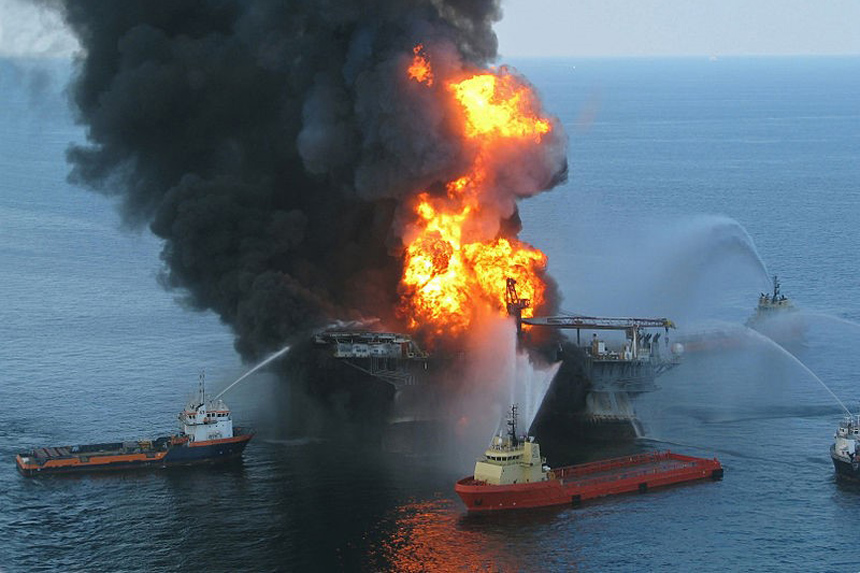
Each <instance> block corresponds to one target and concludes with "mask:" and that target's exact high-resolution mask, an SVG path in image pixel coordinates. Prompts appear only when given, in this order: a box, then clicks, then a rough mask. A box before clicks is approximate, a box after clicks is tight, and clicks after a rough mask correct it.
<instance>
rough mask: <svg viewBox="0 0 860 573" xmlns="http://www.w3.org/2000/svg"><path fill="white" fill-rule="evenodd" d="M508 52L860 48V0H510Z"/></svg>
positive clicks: (502, 25)
mask: <svg viewBox="0 0 860 573" xmlns="http://www.w3.org/2000/svg"><path fill="white" fill-rule="evenodd" d="M502 9H503V11H504V18H503V19H502V21H501V22H499V23H498V24H497V25H496V33H497V34H498V36H499V51H500V52H501V55H502V57H503V58H505V57H524V56H527V57H540V56H544V57H559V56H585V57H599V56H613V57H615V56H694V55H706V56H728V55H732V56H737V55H796V54H802V55H829V54H853V55H860V0H573V1H565V0H505V1H503V3H502Z"/></svg>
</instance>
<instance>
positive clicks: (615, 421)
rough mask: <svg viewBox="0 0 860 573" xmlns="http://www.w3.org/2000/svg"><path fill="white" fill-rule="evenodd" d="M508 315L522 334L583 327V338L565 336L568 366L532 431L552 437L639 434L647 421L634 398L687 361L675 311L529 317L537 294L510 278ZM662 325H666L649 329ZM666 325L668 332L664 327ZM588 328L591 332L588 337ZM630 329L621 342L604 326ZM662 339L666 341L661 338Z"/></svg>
mask: <svg viewBox="0 0 860 573" xmlns="http://www.w3.org/2000/svg"><path fill="white" fill-rule="evenodd" d="M505 301H506V303H507V309H508V314H509V315H511V316H512V317H513V318H514V319H515V320H516V322H517V332H518V333H520V336H528V332H527V331H524V327H526V330H528V329H529V328H552V329H563V330H575V331H576V342H575V343H573V342H567V343H562V344H561V345H560V347H559V352H558V358H559V359H561V361H562V366H561V368H560V369H559V371H558V373H557V374H556V377H555V379H554V380H553V381H552V384H551V385H550V389H549V391H548V392H547V395H546V397H545V398H544V402H543V405H542V406H541V409H540V412H539V413H538V415H537V417H536V418H535V421H534V422H533V424H532V428H531V430H530V432H531V433H533V434H535V435H541V436H546V437H547V438H546V439H545V441H547V442H554V441H556V440H555V439H554V437H556V436H557V437H559V439H560V440H562V439H566V440H570V439H573V438H581V439H583V440H587V441H603V440H618V439H619V438H633V437H635V436H636V435H638V433H639V422H638V419H637V417H636V412H635V409H634V407H633V399H634V398H635V397H636V396H637V395H639V394H642V393H644V392H653V391H654V390H657V389H658V386H657V384H656V379H657V377H658V376H660V375H661V374H663V373H665V372H666V371H668V370H669V369H671V368H674V367H675V366H677V365H678V364H680V362H681V351H682V347H681V346H680V345H673V346H670V344H669V336H668V335H669V331H670V330H673V329H675V324H674V323H673V322H672V321H671V320H669V319H668V318H638V317H599V316H582V315H566V316H542V317H533V318H523V316H522V311H523V310H525V309H526V308H528V306H529V304H530V301H529V300H527V299H521V298H519V297H518V296H517V292H516V281H515V280H514V279H511V278H509V279H507V290H506V293H505ZM653 329H658V332H650V331H649V330H653ZM659 330H662V332H659ZM582 331H586V333H590V334H591V338H590V339H588V340H587V341H586V342H583V340H582ZM606 331H610V332H611V331H615V332H620V333H624V337H623V340H621V341H616V342H615V343H614V344H613V343H611V342H607V341H606V340H604V339H603V338H601V337H600V336H599V334H598V333H599V332H606ZM661 338H662V343H661Z"/></svg>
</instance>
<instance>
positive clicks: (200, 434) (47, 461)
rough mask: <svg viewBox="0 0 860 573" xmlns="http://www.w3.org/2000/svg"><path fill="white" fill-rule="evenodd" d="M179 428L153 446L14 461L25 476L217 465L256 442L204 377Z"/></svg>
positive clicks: (124, 445)
mask: <svg viewBox="0 0 860 573" xmlns="http://www.w3.org/2000/svg"><path fill="white" fill-rule="evenodd" d="M179 425H180V430H181V431H180V433H179V434H175V435H172V436H162V437H160V438H157V439H155V440H141V441H136V442H115V443H104V444H88V445H79V446H58V447H42V448H35V449H33V450H30V451H28V452H22V453H19V454H18V455H17V457H16V458H15V461H16V463H17V465H18V470H19V471H20V472H21V473H22V474H24V475H26V476H34V475H43V474H56V473H71V472H86V471H104V470H123V469H132V468H165V467H169V466H185V465H192V464H204V463H214V462H221V461H226V460H230V459H235V458H237V457H239V456H241V455H242V451H243V450H244V449H245V446H246V445H248V442H249V441H250V440H251V438H252V437H253V436H254V433H253V432H252V431H250V430H248V429H245V428H239V427H234V426H233V419H232V416H231V414H230V409H229V408H228V407H227V405H226V404H225V403H224V401H223V400H220V399H218V398H216V399H214V400H207V399H206V395H205V385H204V380H203V375H202V374H201V376H200V389H199V391H198V393H197V395H196V396H194V397H193V398H192V399H191V400H189V402H188V404H187V405H186V406H185V408H184V409H183V410H182V412H180V413H179Z"/></svg>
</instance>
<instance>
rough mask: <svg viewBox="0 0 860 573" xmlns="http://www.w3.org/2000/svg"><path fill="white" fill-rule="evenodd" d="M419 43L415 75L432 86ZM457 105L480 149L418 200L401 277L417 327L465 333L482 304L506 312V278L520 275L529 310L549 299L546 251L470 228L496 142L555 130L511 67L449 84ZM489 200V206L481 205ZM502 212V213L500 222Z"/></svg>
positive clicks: (406, 310)
mask: <svg viewBox="0 0 860 573" xmlns="http://www.w3.org/2000/svg"><path fill="white" fill-rule="evenodd" d="M422 50H423V46H421V45H420V44H419V45H418V46H416V47H415V49H414V50H413V51H414V53H415V60H414V61H413V64H412V66H410V68H409V70H408V73H409V76H410V77H412V78H414V79H416V80H417V81H419V82H424V83H427V85H430V82H432V78H433V73H432V70H431V68H430V63H429V61H428V60H427V59H426V58H424V57H423V55H422ZM445 87H446V88H447V89H446V91H445V92H444V93H447V94H450V95H451V96H452V99H451V106H452V109H453V110H454V111H455V114H456V115H457V116H459V117H460V118H461V120H462V127H461V129H462V134H463V137H464V138H466V139H468V140H470V141H471V142H472V143H473V144H474V145H475V148H476V151H475V156H474V158H473V160H472V165H471V168H470V170H469V171H468V172H467V173H465V174H464V175H462V176H461V177H459V178H457V179H455V180H453V181H450V182H448V183H447V185H446V191H447V193H446V195H445V196H431V195H429V194H428V193H421V194H420V195H419V196H418V197H417V200H416V202H415V204H414V205H413V210H414V215H415V221H414V223H413V229H412V230H413V233H412V235H411V236H412V237H413V238H411V240H407V244H406V248H405V254H404V271H403V277H402V279H401V295H402V304H401V308H400V311H401V314H402V315H403V316H405V317H406V318H407V320H408V321H409V326H410V328H413V329H415V328H418V327H421V326H423V327H425V328H428V327H429V328H430V329H431V330H432V331H433V332H435V333H437V334H443V333H460V332H464V331H465V330H466V329H467V328H468V327H469V326H470V324H471V323H472V321H473V320H474V319H475V317H476V315H477V314H478V312H479V311H481V310H491V311H495V312H499V313H504V312H505V310H506V305H505V284H506V279H507V278H508V277H510V278H513V279H515V280H516V281H517V289H518V293H519V295H520V296H521V297H522V298H528V299H530V300H531V301H532V308H528V309H525V310H524V311H523V316H532V312H533V310H532V309H533V307H535V306H540V305H541V304H542V303H543V302H544V297H545V290H546V285H545V284H544V282H543V280H542V279H541V277H540V274H541V272H542V271H543V270H544V269H545V268H546V256H545V255H544V254H543V253H542V252H540V251H539V250H537V249H535V248H533V247H531V246H530V245H527V244H525V243H523V242H520V241H518V240H517V239H515V238H503V237H498V236H497V237H495V238H492V239H486V238H481V237H474V236H470V237H467V234H470V233H471V234H472V235H474V231H471V232H470V231H469V229H470V223H474V222H475V221H476V220H478V219H479V218H480V217H486V216H487V215H488V213H486V212H485V210H486V209H487V207H486V204H487V201H486V200H485V199H486V195H487V193H488V192H489V191H490V189H489V185H490V184H489V183H488V182H489V181H491V179H492V177H491V175H492V173H491V172H490V169H491V167H490V165H491V162H490V161H488V158H490V157H492V154H493V149H494V148H495V146H497V145H499V144H500V143H503V144H505V145H508V144H510V143H514V144H516V145H523V146H525V145H535V144H539V143H540V142H541V138H542V137H543V136H544V135H545V134H547V133H549V132H550V131H551V124H550V121H549V120H548V119H546V118H544V117H541V116H540V115H539V114H538V112H537V111H536V109H535V108H536V102H535V97H534V95H533V94H532V92H531V90H530V89H529V87H528V86H527V85H525V84H523V83H522V82H521V81H519V80H518V79H517V78H516V77H515V76H513V75H511V74H509V73H508V72H507V71H506V70H504V69H503V70H501V71H490V72H484V73H479V74H473V75H471V76H469V77H466V78H460V79H458V80H456V81H454V80H451V81H448V82H447V83H446V84H445ZM482 206H483V208H482ZM501 219H502V217H501V216H500V215H497V220H498V221H501Z"/></svg>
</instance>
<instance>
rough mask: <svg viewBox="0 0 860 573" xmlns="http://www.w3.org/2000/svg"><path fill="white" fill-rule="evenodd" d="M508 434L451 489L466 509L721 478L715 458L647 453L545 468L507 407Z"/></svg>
mask: <svg viewBox="0 0 860 573" xmlns="http://www.w3.org/2000/svg"><path fill="white" fill-rule="evenodd" d="M507 425H508V432H507V435H501V433H500V434H499V435H496V436H494V437H493V441H492V443H491V444H490V447H489V448H488V449H487V451H486V452H485V453H484V455H483V456H482V457H480V458H479V459H478V461H477V463H476V464H475V473H474V475H472V476H469V477H466V478H463V479H461V480H460V481H458V482H457V485H456V486H455V487H454V490H455V491H456V492H457V495H459V496H460V499H462V500H463V503H465V504H466V507H467V508H468V510H469V511H475V512H479V511H496V510H504V509H523V508H531V507H544V506H550V505H567V504H572V505H578V504H579V503H580V502H582V501H584V500H587V499H593V498H596V497H603V496H607V495H614V494H619V493H628V492H635V491H638V492H639V493H644V492H646V491H648V490H649V489H651V488H655V487H662V486H666V485H672V484H676V483H682V482H688V481H695V480H701V479H714V480H717V479H720V478H722V477H723V468H722V466H721V465H720V462H719V461H717V459H716V458H714V459H704V458H695V457H692V456H683V455H680V454H676V453H673V452H668V451H667V452H652V453H646V454H638V455H633V456H626V457H623V458H615V459H609V460H603V461H599V462H591V463H587V464H580V465H575V466H567V467H563V468H557V469H554V470H553V469H550V468H549V467H548V466H547V465H546V459H545V458H542V457H541V455H540V446H539V445H538V444H537V443H536V442H535V441H534V438H531V437H518V436H517V431H516V428H517V408H516V406H513V407H512V408H511V415H510V417H509V419H508V424H507Z"/></svg>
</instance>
